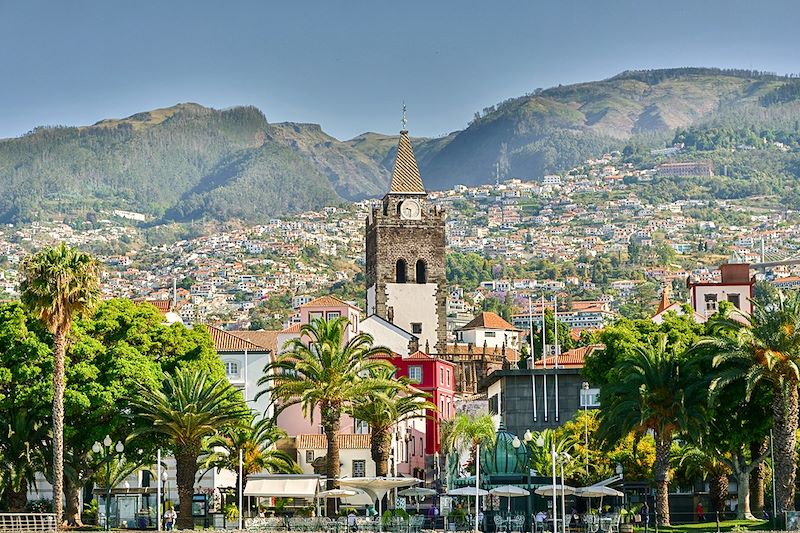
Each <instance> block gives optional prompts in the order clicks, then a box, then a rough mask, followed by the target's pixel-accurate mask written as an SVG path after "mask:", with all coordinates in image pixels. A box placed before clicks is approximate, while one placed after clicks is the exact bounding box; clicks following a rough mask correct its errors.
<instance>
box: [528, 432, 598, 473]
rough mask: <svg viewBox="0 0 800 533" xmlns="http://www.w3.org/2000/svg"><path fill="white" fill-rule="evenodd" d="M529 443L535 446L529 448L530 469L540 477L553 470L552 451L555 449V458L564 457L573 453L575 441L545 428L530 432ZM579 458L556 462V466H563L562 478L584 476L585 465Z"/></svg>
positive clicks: (568, 436)
mask: <svg viewBox="0 0 800 533" xmlns="http://www.w3.org/2000/svg"><path fill="white" fill-rule="evenodd" d="M531 437H532V438H531V442H532V443H534V444H535V446H530V447H529V449H530V452H531V457H530V467H531V468H532V469H534V470H536V472H537V473H538V474H539V475H540V476H548V475H549V474H550V472H551V470H552V468H553V455H552V450H553V449H555V451H556V456H557V457H564V456H565V455H570V454H572V453H574V450H575V447H576V445H577V440H576V439H575V438H574V437H572V435H569V434H559V433H558V432H556V431H554V430H553V429H550V428H547V429H543V430H542V431H532V432H531ZM581 459H582V458H581V457H579V456H577V455H576V456H575V457H573V458H572V459H571V460H569V461H558V462H557V463H556V465H557V466H561V464H562V463H563V466H564V478H565V479H569V478H571V477H573V476H574V475H576V474H580V475H582V474H585V471H586V463H585V461H582V460H581Z"/></svg>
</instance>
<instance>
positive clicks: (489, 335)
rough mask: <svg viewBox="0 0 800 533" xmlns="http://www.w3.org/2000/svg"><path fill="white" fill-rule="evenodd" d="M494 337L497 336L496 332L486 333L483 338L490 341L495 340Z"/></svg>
mask: <svg viewBox="0 0 800 533" xmlns="http://www.w3.org/2000/svg"><path fill="white" fill-rule="evenodd" d="M494 335H495V333H494V331H486V332H484V333H483V336H484V337H486V338H488V339H493V338H494Z"/></svg>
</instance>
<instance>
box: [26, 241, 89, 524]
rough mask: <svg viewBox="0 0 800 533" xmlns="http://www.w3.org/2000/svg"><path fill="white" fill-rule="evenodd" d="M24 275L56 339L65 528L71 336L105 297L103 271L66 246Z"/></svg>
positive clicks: (56, 420)
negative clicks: (75, 325) (66, 413)
mask: <svg viewBox="0 0 800 533" xmlns="http://www.w3.org/2000/svg"><path fill="white" fill-rule="evenodd" d="M21 271H22V283H21V285H20V292H21V295H22V303H23V304H24V305H25V306H26V307H27V308H28V309H29V310H30V311H31V313H33V314H34V315H36V316H37V317H38V318H39V319H41V320H42V322H43V323H44V324H45V325H46V326H47V328H48V329H49V330H50V332H51V333H52V334H53V506H54V509H55V513H56V523H57V524H59V525H60V524H61V518H62V515H63V508H62V502H63V492H64V388H65V386H66V381H65V367H64V365H65V359H66V351H67V335H68V333H69V330H70V327H71V326H72V321H73V320H74V319H75V317H78V316H81V315H83V314H86V313H88V312H89V311H90V310H91V309H92V308H93V307H94V305H95V303H96V301H97V299H98V298H99V296H100V279H99V272H100V265H99V263H98V262H97V260H96V259H95V258H94V257H92V256H90V255H88V254H85V253H82V252H79V251H77V250H75V249H74V248H69V247H67V246H66V245H65V244H64V243H61V244H60V245H59V246H56V247H53V248H46V249H44V250H42V251H40V252H38V253H36V254H35V255H31V256H28V257H26V258H25V259H24V260H23V262H22V266H21Z"/></svg>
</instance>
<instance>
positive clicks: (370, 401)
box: [352, 368, 436, 476]
mask: <svg viewBox="0 0 800 533" xmlns="http://www.w3.org/2000/svg"><path fill="white" fill-rule="evenodd" d="M394 372H395V371H394V369H388V368H381V369H378V370H376V371H375V377H377V378H379V379H382V380H384V381H386V382H387V383H389V384H390V385H391V386H389V387H380V388H375V389H373V390H372V391H370V393H369V395H368V396H367V398H365V401H363V402H358V403H356V404H354V405H353V411H352V414H353V417H354V418H357V419H358V420H363V421H364V422H366V423H367V424H368V425H369V429H370V451H371V454H372V460H373V461H375V474H376V475H378V476H387V475H389V455H390V454H391V450H392V430H393V429H394V427H395V426H396V425H397V424H398V423H399V422H403V421H406V420H411V419H413V418H425V416H426V411H427V412H434V411H436V406H435V405H434V404H432V403H431V402H429V401H427V400H426V398H428V397H429V395H427V394H425V393H423V392H421V391H419V390H417V389H414V388H412V387H411V386H410V381H409V380H408V379H407V378H400V379H396V380H394V381H393V377H394Z"/></svg>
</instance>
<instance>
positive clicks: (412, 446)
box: [411, 437, 417, 455]
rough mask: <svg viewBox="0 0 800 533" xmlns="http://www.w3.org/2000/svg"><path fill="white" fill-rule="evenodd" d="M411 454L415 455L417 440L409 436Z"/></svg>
mask: <svg viewBox="0 0 800 533" xmlns="http://www.w3.org/2000/svg"><path fill="white" fill-rule="evenodd" d="M411 455H417V440H416V439H415V438H414V437H411Z"/></svg>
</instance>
